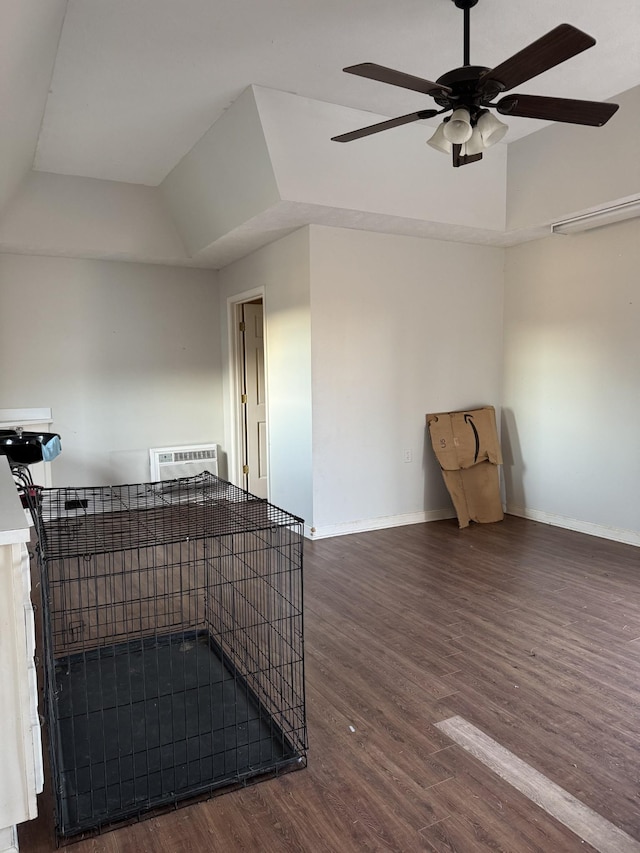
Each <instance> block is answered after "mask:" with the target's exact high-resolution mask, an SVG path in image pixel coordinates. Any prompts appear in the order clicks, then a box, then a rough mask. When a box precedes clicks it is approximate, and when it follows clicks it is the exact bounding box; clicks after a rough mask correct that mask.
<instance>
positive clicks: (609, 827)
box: [437, 717, 640, 853]
mask: <svg viewBox="0 0 640 853" xmlns="http://www.w3.org/2000/svg"><path fill="white" fill-rule="evenodd" d="M437 725H438V728H439V729H441V730H442V731H443V732H445V733H446V734H447V735H449V737H450V738H452V740H453V741H454V742H455V743H457V744H459V745H460V746H461V747H462V748H463V749H465V750H466V751H467V752H469V753H470V754H471V755H473V756H474V758H477V759H478V760H479V761H481V762H482V763H483V764H484V765H485V766H486V767H488V768H489V769H490V770H493V771H494V772H495V773H497V775H498V776H500V778H502V779H504V780H505V781H506V782H508V783H509V784H510V785H513V786H514V788H516V790H518V791H520V792H521V793H522V794H524V795H525V796H526V797H528V798H529V799H530V800H531V801H532V802H534V803H535V804H536V805H538V806H540V808H542V809H543V810H544V811H545V812H546V813H547V814H549V815H551V816H552V817H554V818H556V820H558V821H560V823H562V824H563V826H566V827H567V828H568V829H570V830H571V831H572V832H574V833H575V834H576V835H577V836H578V837H579V838H580V839H582V840H584V841H586V842H587V843H589V844H591V845H592V846H593V847H594V848H595V849H596V850H598V851H599V853H640V841H636V840H635V839H634V838H631V837H630V836H629V835H627V834H626V833H625V832H623V831H622V830H621V829H619V828H618V827H617V826H614V825H613V824H611V822H610V821H607V820H605V819H604V818H603V817H602V816H601V815H599V814H597V813H596V812H594V811H593V810H592V809H590V808H589V807H588V806H585V805H584V803H582V802H581V801H580V800H578V799H577V798H576V797H573V796H572V795H571V794H569V793H567V791H565V790H564V789H563V788H561V787H560V786H559V785H556V784H555V782H552V781H551V780H549V779H547V778H546V777H545V776H543V774H541V773H538V771H537V770H535V769H534V768H533V767H531V766H530V765H529V764H527V763H526V762H524V761H522V759H521V758H519V757H518V756H516V755H514V754H513V753H512V752H510V751H509V750H507V749H505V748H504V746H502V744H499V743H497V742H496V741H495V740H493V739H492V738H489V737H487V735H486V734H485V733H484V732H483V731H481V730H480V729H478V728H476V727H475V726H473V725H471V724H470V723H469V722H468V721H467V720H464V719H463V718H462V717H451V718H450V719H448V720H443V721H442V722H441V723H438V724H437Z"/></svg>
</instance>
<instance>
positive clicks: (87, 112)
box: [35, 0, 640, 185]
mask: <svg viewBox="0 0 640 853" xmlns="http://www.w3.org/2000/svg"><path fill="white" fill-rule="evenodd" d="M40 2H41V0H40ZM563 22H567V23H571V24H573V25H575V26H577V27H579V28H580V29H583V30H585V31H586V32H588V33H590V34H591V35H593V36H594V37H595V38H596V40H597V44H596V46H595V47H594V48H591V49H590V50H588V51H586V52H584V53H583V54H581V55H579V56H577V57H574V58H573V59H571V60H569V61H568V62H566V63H564V64H562V65H560V66H558V67H556V68H555V69H552V70H551V71H548V72H546V73H545V74H544V75H541V76H540V77H539V78H538V79H536V80H534V81H532V82H530V83H528V84H526V85H523V86H520V87H518V91H523V92H531V93H536V94H543V95H556V96H563V97H577V98H585V99H589V100H604V99H608V98H613V97H614V96H615V95H617V94H618V93H620V92H623V91H625V90H627V89H629V88H631V87H633V86H635V85H637V84H638V83H639V82H640V52H639V48H638V45H639V44H640V3H639V2H638V0H479V3H478V5H477V6H476V7H475V8H474V9H473V10H472V12H471V61H472V63H474V64H479V65H486V66H493V65H496V64H498V62H500V61H502V60H503V59H505V58H506V57H508V56H510V55H511V54H513V53H515V52H516V51H517V50H520V49H521V48H522V47H524V46H525V45H527V44H528V43H530V42H531V41H533V40H534V39H536V38H538V37H539V36H541V35H543V34H544V33H546V32H548V31H549V30H551V29H552V28H553V27H555V26H556V25H557V24H559V23H563ZM462 24H463V16H462V12H461V11H459V10H458V9H457V8H456V7H455V6H454V4H453V2H452V0H393V2H390V0H68V3H67V9H66V16H65V19H64V24H63V27H62V34H61V37H60V43H59V48H58V53H57V58H56V61H55V66H54V71H53V77H52V81H51V86H50V91H49V95H48V98H47V101H46V107H45V111H44V117H43V120H42V125H41V129H40V136H39V140H38V145H37V150H36V155H35V168H36V169H38V170H42V171H47V172H56V173H60V174H70V175H82V176H86V177H94V178H102V179H109V180H115V181H127V182H130V183H141V184H148V185H157V184H159V183H160V182H161V181H162V180H163V179H164V177H165V176H166V175H167V174H168V172H169V171H170V170H171V169H172V168H173V167H174V166H175V165H176V163H178V162H179V161H180V159H181V158H182V157H183V156H184V155H185V154H186V153H187V152H188V151H189V150H190V149H191V148H192V146H193V145H194V144H195V143H196V142H197V140H198V139H199V138H200V137H201V136H202V134H203V133H205V131H206V130H207V129H208V128H209V127H210V126H211V124H213V122H214V121H215V120H216V119H217V118H218V117H219V116H220V115H221V114H222V112H223V111H224V110H225V109H226V108H227V107H228V106H229V105H230V104H231V103H233V101H235V99H236V98H237V97H238V96H239V95H240V93H241V92H242V91H243V90H244V89H245V88H246V87H247V86H248V85H250V84H257V85H259V86H264V87H269V88H273V89H280V90H283V91H287V92H293V93H295V94H298V95H303V96H305V97H308V98H312V99H316V100H321V101H327V102H329V103H336V104H341V105H344V106H349V107H355V108H358V109H363V110H368V111H371V112H374V113H376V114H380V115H388V116H395V115H401V114H403V113H407V112H412V111H414V110H417V109H422V108H427V107H428V106H431V105H432V101H431V100H430V99H425V98H423V97H422V96H420V95H419V94H416V93H412V92H408V91H404V90H402V89H399V88H396V87H393V86H386V85H384V84H381V83H376V82H374V81H371V80H364V79H360V78H356V77H353V76H352V75H348V74H344V73H342V71H341V69H342V68H343V67H344V66H345V65H350V64H353V63H356V62H365V61H370V62H377V63H380V64H382V65H388V66H391V67H394V68H398V69H400V70H402V71H406V72H408V73H411V74H416V75H418V76H422V77H426V78H428V79H432V80H433V79H435V78H436V77H438V76H440V75H441V74H443V73H444V72H445V71H448V70H450V69H451V68H454V67H457V66H459V65H461V64H462ZM509 125H510V132H509V134H508V136H507V137H506V139H505V141H506V142H509V141H512V140H514V139H516V138H518V137H519V136H522V135H525V134H526V133H528V132H532V131H534V130H537V129H539V128H540V127H541V126H543V124H542V123H541V122H537V121H527V120H524V119H519V120H510V121H509ZM351 129H352V128H350V127H349V128H347V127H336V128H335V132H336V133H341V132H344V131H347V130H351ZM402 130H403V129H402V128H398V129H396V130H393V131H389V132H390V133H401V132H402ZM351 144H352V145H357V144H362V143H358V142H354V143H351Z"/></svg>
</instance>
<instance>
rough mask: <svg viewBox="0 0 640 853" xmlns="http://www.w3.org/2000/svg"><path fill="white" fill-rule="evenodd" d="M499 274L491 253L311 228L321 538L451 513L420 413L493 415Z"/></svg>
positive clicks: (497, 390)
mask: <svg viewBox="0 0 640 853" xmlns="http://www.w3.org/2000/svg"><path fill="white" fill-rule="evenodd" d="M503 265H504V253H503V250H502V249H497V248H489V247H480V246H471V245H463V244H453V243H448V242H442V241H435V240H421V239H417V238H413V237H399V236H392V235H382V234H372V233H369V232H364V231H352V230H344V229H335V228H324V227H319V226H312V227H311V316H312V331H313V338H312V365H313V405H314V412H313V479H314V497H313V500H314V525H315V526H316V528H317V533H318V535H320V536H322V535H329V534H331V533H340V532H349V531H350V530H354V529H365V528H367V527H375V526H386V525H390V524H398V523H404V522H411V521H419V520H425V519H428V518H435V517H444V516H451V515H453V508H452V505H451V502H450V499H449V496H448V494H447V492H446V489H445V488H444V485H443V483H442V477H441V474H440V469H439V467H438V465H437V463H436V461H435V458H434V456H433V452H432V450H431V447H430V446H429V447H427V446H426V429H425V415H426V414H427V413H429V412H438V411H450V410H455V409H460V408H467V407H471V406H476V405H481V404H493V405H495V406H496V407H497V408H498V407H499V406H500V397H501V381H502V299H503V274H504V269H503ZM405 450H411V451H412V455H413V462H411V463H406V462H404V458H403V454H404V451H405Z"/></svg>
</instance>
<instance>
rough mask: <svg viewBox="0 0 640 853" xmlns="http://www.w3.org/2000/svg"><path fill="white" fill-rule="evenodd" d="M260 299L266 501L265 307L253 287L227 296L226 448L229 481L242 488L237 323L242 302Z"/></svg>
mask: <svg viewBox="0 0 640 853" xmlns="http://www.w3.org/2000/svg"><path fill="white" fill-rule="evenodd" d="M256 299H261V300H262V310H263V317H264V320H263V324H264V374H265V383H264V384H265V412H266V419H267V498H268V496H269V494H270V491H271V490H270V476H271V465H270V464H269V391H268V385H269V383H268V381H267V377H268V375H269V369H268V361H267V358H268V356H267V323H266V316H267V308H266V298H265V288H264V287H256V288H253V289H252V290H246V291H243V292H242V293H236V294H235V295H234V296H229V297H227V329H228V332H229V334H228V345H229V413H230V424H231V429H230V433H231V434H230V438H231V443H230V447H229V451H230V452H229V471H228V476H229V480H230V481H231V482H232V483H233V484H234V485H236V486H240V488H244V474H243V472H242V456H243V452H242V448H243V438H244V425H243V423H242V418H241V417H240V412H241V399H240V398H241V394H242V337H241V332H240V320H241V318H242V306H243V305H244V303H245V302H254V301H255V300H256Z"/></svg>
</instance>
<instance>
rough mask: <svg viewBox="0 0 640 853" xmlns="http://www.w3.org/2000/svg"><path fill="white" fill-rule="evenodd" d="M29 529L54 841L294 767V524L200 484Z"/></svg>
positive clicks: (298, 535)
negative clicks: (34, 545)
mask: <svg viewBox="0 0 640 853" xmlns="http://www.w3.org/2000/svg"><path fill="white" fill-rule="evenodd" d="M38 528H39V539H40V543H39V548H38V551H39V554H40V563H41V571H42V578H41V580H42V594H43V608H42V609H43V628H44V652H45V700H46V701H45V706H46V718H47V723H48V734H49V742H50V758H51V772H52V777H53V788H54V799H55V810H56V827H57V832H58V835H59V836H63V837H64V836H72V835H76V834H78V833H83V832H86V831H90V830H98V829H100V828H103V827H105V826H108V825H109V824H113V823H117V822H120V821H122V820H128V819H131V818H137V817H139V816H140V815H142V814H143V813H144V812H146V811H150V810H152V809H156V808H158V807H161V806H166V805H173V804H175V803H177V802H178V801H180V800H184V799H187V798H192V797H197V796H201V795H207V794H213V793H216V792H218V791H221V790H224V789H225V787H228V786H232V787H235V786H237V785H238V784H244V783H246V782H247V781H249V780H250V779H252V778H258V777H259V776H261V775H267V774H268V775H273V774H274V773H278V772H281V771H283V770H285V769H293V768H296V767H302V766H305V764H306V748H307V736H306V718H305V695H304V663H303V633H302V551H303V548H302V542H303V531H302V521H301V519H299V518H296V517H294V516H292V515H290V514H288V513H286V512H284V511H283V510H280V509H278V508H277V507H274V506H272V505H271V504H269V503H268V502H267V501H264V500H261V499H258V498H255V497H254V496H253V495H251V494H249V493H247V492H245V491H243V490H241V489H238V488H236V487H235V486H233V485H231V484H230V483H227V482H225V481H223V480H220V479H218V478H217V477H214V476H213V475H212V474H209V473H204V474H200V475H198V476H196V477H190V478H185V479H182V480H173V481H171V482H168V483H145V484H138V485H124V486H108V487H98V488H64V489H42V490H41V492H40V495H39V514H38Z"/></svg>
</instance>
